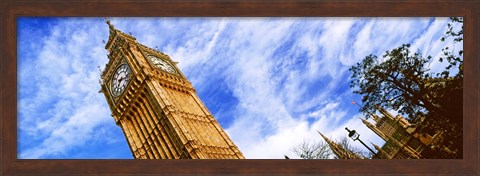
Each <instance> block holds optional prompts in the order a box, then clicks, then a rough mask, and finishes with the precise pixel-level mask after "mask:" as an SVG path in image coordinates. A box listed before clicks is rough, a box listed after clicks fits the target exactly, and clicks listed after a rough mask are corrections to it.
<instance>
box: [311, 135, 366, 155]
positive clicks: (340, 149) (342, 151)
mask: <svg viewBox="0 0 480 176" xmlns="http://www.w3.org/2000/svg"><path fill="white" fill-rule="evenodd" d="M317 132H318V134H320V136H322V138H323V139H324V140H325V141H326V142H327V143H328V146H330V149H331V150H332V151H333V153H334V154H335V155H337V157H338V158H340V159H362V158H361V157H360V156H358V155H357V154H355V153H353V152H351V151H348V150H346V149H345V148H343V147H342V146H341V145H339V144H337V143H335V142H333V141H332V140H330V139H328V138H327V137H326V136H325V135H323V134H322V133H320V131H317Z"/></svg>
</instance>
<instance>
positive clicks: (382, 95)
mask: <svg viewBox="0 0 480 176" xmlns="http://www.w3.org/2000/svg"><path fill="white" fill-rule="evenodd" d="M462 22H463V19H460V18H452V22H451V23H449V24H448V26H449V28H448V30H447V32H446V35H445V36H444V37H443V38H442V39H441V40H442V41H443V40H445V39H446V38H448V37H454V39H453V41H454V42H460V41H462V40H463V29H460V30H459V31H455V28H454V27H453V26H454V25H453V24H455V23H462ZM443 53H444V57H441V58H439V61H440V62H444V61H447V62H448V65H447V66H446V68H445V69H444V70H443V71H442V72H440V73H437V74H434V73H429V67H428V64H429V63H430V62H431V60H432V58H431V57H430V56H427V57H423V56H422V55H421V54H420V53H418V52H416V53H412V52H411V51H410V45H409V44H403V45H402V46H400V47H398V48H395V49H393V50H391V51H387V52H386V53H385V55H383V58H384V59H380V58H378V57H377V56H375V55H369V56H366V57H365V59H363V60H362V61H361V62H359V63H357V64H356V65H354V66H352V67H351V68H350V69H349V70H350V71H351V72H352V77H351V78H352V81H351V82H350V87H351V88H358V89H356V90H354V93H356V94H360V95H363V98H362V102H363V105H364V106H363V107H362V108H361V109H360V111H362V112H364V113H365V114H369V112H375V111H376V108H375V106H377V105H378V106H381V107H384V108H387V109H393V110H396V111H398V112H399V113H401V114H403V115H406V116H407V118H408V119H409V120H410V121H412V122H417V123H419V122H420V119H423V118H422V117H425V120H424V122H423V126H422V127H421V128H420V129H419V130H420V131H423V132H429V133H431V132H434V131H444V132H445V135H446V136H445V138H446V139H448V140H450V142H449V143H450V144H449V145H447V144H445V146H449V147H452V148H454V149H456V150H457V151H458V152H460V153H461V152H462V123H463V114H462V108H463V99H462V96H463V57H462V56H461V55H462V54H463V50H460V51H458V54H457V53H455V52H454V51H451V49H450V48H448V47H446V48H444V49H443ZM455 69H457V70H456V71H457V74H456V75H454V76H450V72H451V71H453V70H455ZM460 156H461V155H460Z"/></svg>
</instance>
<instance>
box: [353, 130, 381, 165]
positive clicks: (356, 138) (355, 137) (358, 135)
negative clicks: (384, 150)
mask: <svg viewBox="0 0 480 176" xmlns="http://www.w3.org/2000/svg"><path fill="white" fill-rule="evenodd" d="M345 130H347V131H348V137H350V138H352V139H353V141H356V140H358V141H360V143H362V145H363V146H365V147H366V148H367V149H368V150H370V152H372V153H373V154H374V155H375V156H377V158H379V159H380V157H379V156H378V155H377V153H375V152H373V150H372V149H370V147H368V146H367V145H365V143H363V141H362V140H360V134H358V133H357V131H355V130H349V129H348V128H347V127H345Z"/></svg>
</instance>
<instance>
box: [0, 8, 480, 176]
mask: <svg viewBox="0 0 480 176" xmlns="http://www.w3.org/2000/svg"><path fill="white" fill-rule="evenodd" d="M479 4H480V3H479V2H478V1H475V0H471V1H461V2H457V1H454V0H443V1H440V2H437V1H430V0H429V1H425V0H424V1H411V0H407V1H402V2H395V1H394V0H392V1H373V2H372V1H368V2H357V1H349V2H337V1H327V2H311V1H281V2H262V1H248V2H240V1H237V0H236V1H227V2H222V1H220V2H207V1H201V2H188V1H180V2H178V1H170V2H156V1H155V2H152V1H141V2H136V1H135V2H134V1H128V0H123V1H114V0H108V1H106V2H105V1H101V2H97V1H92V0H86V1H78V0H75V1H73V2H71V1H41V2H38V1H31V0H30V1H29V0H20V1H15V2H13V1H12V0H4V1H2V2H1V7H0V8H1V9H0V15H1V23H0V26H1V34H0V40H1V43H0V48H1V53H0V55H1V56H0V82H1V86H0V91H1V97H0V98H1V99H0V101H1V102H0V104H1V106H0V118H1V119H0V120H1V121H0V123H1V124H0V126H1V138H0V143H1V144H0V152H1V153H0V157H1V160H0V162H1V163H0V165H1V169H0V170H1V172H0V174H2V175H30V174H42V175H53V174H61V175H64V174H68V175H70V174H81V175H97V174H105V175H112V174H320V173H323V174H367V173H368V174H369V175H371V174H377V175H378V174H381V175H383V174H422V175H423V174H433V175H438V174H454V175H478V174H479V162H478V159H479V155H478V149H479V145H478V144H479V130H478V127H479V120H478V118H479V114H478V108H479V99H478V93H479V89H478V83H479V71H478V70H479V62H478V60H479V57H478V56H479V55H478V54H479V49H480V48H479V31H478V29H479V21H480V19H479V14H480V10H479V9H480V5H479ZM125 15H127V16H339V17H345V16H390V17H391V16H463V17H465V23H464V29H465V34H464V50H465V53H464V61H465V71H464V74H465V75H464V76H465V81H464V85H465V88H464V96H463V103H464V114H463V118H464V124H463V127H464V131H463V132H464V133H463V134H464V143H463V144H464V145H463V146H464V157H463V159H459V160H19V159H17V115H16V114H17V96H16V95H17V88H16V85H17V60H16V55H17V53H16V49H17V48H16V46H17V42H16V31H17V30H16V26H17V25H16V19H17V17H20V16H125Z"/></svg>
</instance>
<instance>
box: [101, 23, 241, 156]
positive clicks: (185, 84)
mask: <svg viewBox="0 0 480 176" xmlns="http://www.w3.org/2000/svg"><path fill="white" fill-rule="evenodd" d="M106 21H107V24H108V26H109V30H110V35H109V39H108V42H107V43H106V46H105V48H106V49H107V51H108V58H109V61H108V63H107V64H106V66H105V69H104V70H103V71H102V75H101V81H100V84H101V92H102V93H103V94H104V95H105V98H106V100H107V102H108V105H109V107H110V110H111V112H112V116H113V118H114V120H115V122H116V124H117V125H118V126H120V127H121V128H122V130H123V133H124V135H125V137H126V139H127V142H128V144H129V147H130V149H131V152H132V154H133V156H134V158H136V159H244V156H243V155H242V153H241V152H240V151H239V149H238V147H237V146H236V145H235V144H234V143H233V142H232V140H231V139H230V138H229V136H228V135H227V134H226V133H225V131H224V130H223V129H222V127H221V126H220V125H219V123H218V122H217V121H216V120H215V118H214V117H213V116H212V114H211V113H210V112H209V111H208V109H207V107H206V106H205V105H204V104H203V102H202V101H201V100H200V98H199V97H198V96H197V94H196V92H195V89H194V87H193V86H192V84H191V83H190V82H189V81H188V80H187V78H186V77H185V75H183V74H182V72H181V71H180V69H179V68H178V67H177V65H176V64H177V63H176V62H174V61H173V60H172V59H171V58H170V57H169V56H168V55H166V54H164V53H162V52H159V51H156V50H154V49H151V48H149V47H147V46H145V45H142V44H140V43H138V42H137V41H136V39H135V38H134V37H133V36H131V35H128V34H125V33H123V32H121V31H119V30H117V29H115V28H114V26H113V25H112V24H111V23H110V21H109V20H108V19H107V20H106Z"/></svg>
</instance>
